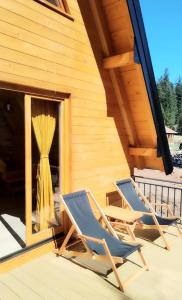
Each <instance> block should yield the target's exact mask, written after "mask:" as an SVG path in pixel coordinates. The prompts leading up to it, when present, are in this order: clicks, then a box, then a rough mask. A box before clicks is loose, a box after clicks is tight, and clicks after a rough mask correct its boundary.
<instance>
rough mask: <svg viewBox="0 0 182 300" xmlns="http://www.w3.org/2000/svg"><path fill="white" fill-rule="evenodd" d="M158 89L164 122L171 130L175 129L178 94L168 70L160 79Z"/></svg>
mask: <svg viewBox="0 0 182 300" xmlns="http://www.w3.org/2000/svg"><path fill="white" fill-rule="evenodd" d="M157 87H158V94H159V99H160V103H161V106H162V111H163V112H164V114H163V116H164V122H165V124H166V125H167V126H169V127H170V128H174V127H175V124H176V112H177V105H176V93H175V89H174V86H173V84H172V83H171V82H170V80H169V72H168V70H167V69H166V70H165V71H164V75H163V76H162V77H161V78H160V79H159V82H158V84H157Z"/></svg>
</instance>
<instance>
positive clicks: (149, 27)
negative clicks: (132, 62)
mask: <svg viewBox="0 0 182 300" xmlns="http://www.w3.org/2000/svg"><path fill="white" fill-rule="evenodd" d="M140 5H141V9H142V15H143V20H144V24H145V30H146V34H147V39H148V44H149V49H150V54H151V58H152V64H153V68H154V73H155V78H156V80H158V79H159V78H160V77H161V76H162V75H163V73H164V70H165V68H168V70H169V78H170V80H171V81H172V82H173V83H175V82H176V81H177V79H178V78H179V76H180V75H181V76H182V0H140Z"/></svg>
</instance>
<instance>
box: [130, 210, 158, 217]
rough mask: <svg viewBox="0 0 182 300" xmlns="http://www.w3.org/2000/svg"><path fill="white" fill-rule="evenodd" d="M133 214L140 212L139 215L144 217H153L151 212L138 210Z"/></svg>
mask: <svg viewBox="0 0 182 300" xmlns="http://www.w3.org/2000/svg"><path fill="white" fill-rule="evenodd" d="M135 212H140V213H142V214H143V215H146V216H153V215H154V213H153V212H145V211H140V210H135Z"/></svg>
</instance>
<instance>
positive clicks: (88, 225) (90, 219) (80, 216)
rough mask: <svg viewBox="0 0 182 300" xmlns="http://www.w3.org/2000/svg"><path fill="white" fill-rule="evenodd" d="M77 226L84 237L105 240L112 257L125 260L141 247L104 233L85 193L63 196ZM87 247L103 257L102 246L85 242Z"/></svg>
mask: <svg viewBox="0 0 182 300" xmlns="http://www.w3.org/2000/svg"><path fill="white" fill-rule="evenodd" d="M63 199H64V201H65V203H66V205H67V207H68V208H69V210H70V212H71V214H72V216H73V218H74V220H75V222H76V224H77V226H78V227H79V229H80V231H81V233H82V234H84V235H88V236H90V237H94V238H97V239H105V241H106V243H107V246H108V248H109V250H110V253H111V255H112V256H117V257H122V258H126V257H127V256H128V255H130V254H131V253H133V252H134V251H136V250H138V249H139V248H140V247H141V245H140V244H138V245H136V246H134V245H130V244H127V243H125V242H123V241H121V240H119V239H117V238H115V237H114V236H112V235H111V234H110V233H109V232H108V231H106V230H105V229H104V228H103V227H102V226H101V224H100V223H99V222H98V220H97V219H96V217H95V215H94V213H93V211H92V209H91V206H90V203H89V199H88V196H87V193H86V192H85V191H79V192H75V193H71V194H67V195H64V196H63ZM87 245H88V247H89V248H90V249H91V250H92V251H94V252H96V253H97V254H99V255H105V254H106V253H105V250H104V247H103V245H101V244H97V243H95V242H92V241H88V240H87Z"/></svg>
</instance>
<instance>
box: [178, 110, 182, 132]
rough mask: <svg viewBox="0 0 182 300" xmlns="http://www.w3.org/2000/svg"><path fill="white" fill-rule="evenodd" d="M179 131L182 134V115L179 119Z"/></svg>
mask: <svg viewBox="0 0 182 300" xmlns="http://www.w3.org/2000/svg"><path fill="white" fill-rule="evenodd" d="M177 131H178V132H179V133H180V134H182V114H181V115H180V117H179V121H178V127H177Z"/></svg>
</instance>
